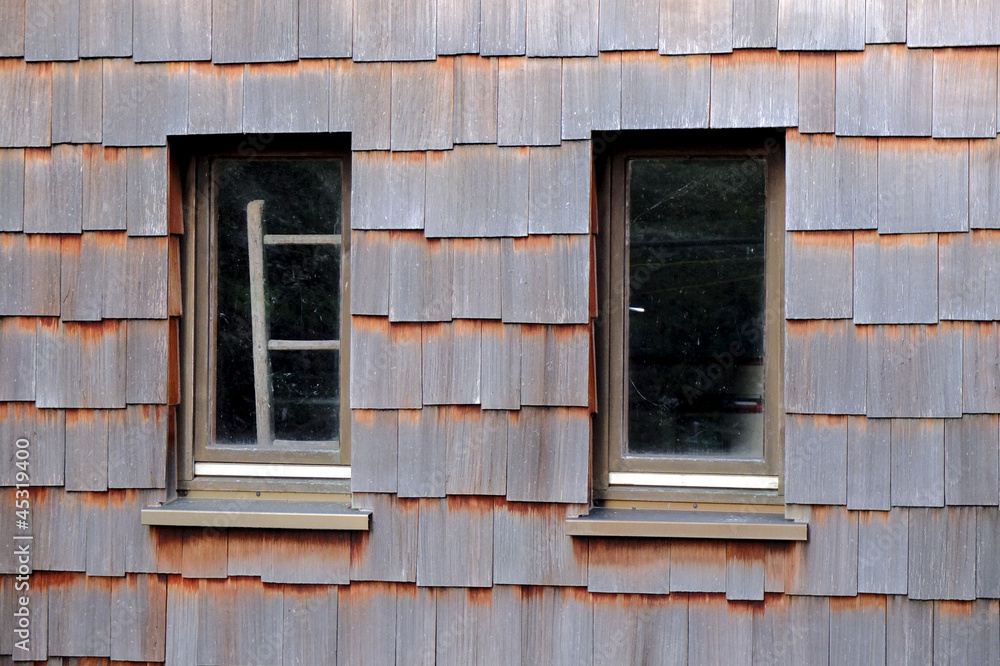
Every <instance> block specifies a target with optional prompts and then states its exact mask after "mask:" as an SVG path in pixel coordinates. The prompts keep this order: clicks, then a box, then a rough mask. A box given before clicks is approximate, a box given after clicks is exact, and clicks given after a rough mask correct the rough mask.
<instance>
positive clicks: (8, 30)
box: [0, 0, 24, 58]
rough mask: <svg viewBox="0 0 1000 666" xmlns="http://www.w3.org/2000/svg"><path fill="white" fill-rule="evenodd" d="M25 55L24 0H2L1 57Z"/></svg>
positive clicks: (0, 13) (0, 26)
mask: <svg viewBox="0 0 1000 666" xmlns="http://www.w3.org/2000/svg"><path fill="white" fill-rule="evenodd" d="M23 55H24V2H23V1H22V0H2V1H0V57H3V58H20V57H21V56H23Z"/></svg>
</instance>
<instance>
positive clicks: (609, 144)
mask: <svg viewBox="0 0 1000 666" xmlns="http://www.w3.org/2000/svg"><path fill="white" fill-rule="evenodd" d="M595 144H596V145H597V147H599V148H605V145H606V148H605V149H604V150H603V152H602V153H601V154H598V155H596V159H595V171H596V177H595V188H596V190H597V192H596V200H597V203H598V225H597V234H596V244H597V275H598V285H597V286H598V302H599V303H600V308H599V314H598V318H597V325H596V330H595V334H596V342H597V372H598V377H599V381H598V392H599V393H598V401H599V405H600V408H599V409H598V413H597V415H596V417H595V440H594V441H595V446H594V477H593V482H594V499H595V500H598V501H602V500H625V501H632V500H653V501H664V500H665V501H674V500H676V501H679V502H689V501H698V502H720V503H736V504H743V503H758V504H776V503H781V502H782V497H783V494H784V490H783V483H784V482H783V467H784V399H783V374H784V367H783V354H784V328H785V321H784V293H783V292H784V233H785V232H784V199H785V172H784V170H785V163H784V135H783V133H779V132H774V131H770V130H769V131H730V130H696V131H672V132H632V133H622V134H620V135H618V136H615V137H613V138H612V139H611V140H608V141H604V142H595ZM656 157H667V158H669V157H678V158H680V157H763V158H766V160H767V176H766V193H765V196H766V204H765V206H766V208H765V210H766V212H765V234H766V236H765V238H766V240H765V262H766V264H765V265H766V269H765V270H766V273H765V275H766V277H765V285H766V287H765V289H766V296H765V299H766V300H765V303H766V305H765V313H766V314H765V334H764V335H765V354H764V356H765V358H764V383H765V392H764V396H765V397H764V460H763V461H747V460H724V459H718V458H715V459H713V458H707V457H705V458H699V457H695V456H691V457H667V456H659V457H657V456H638V455H627V454H626V446H627V429H628V412H627V410H628V390H627V386H628V360H627V358H626V357H627V354H628V332H627V325H628V316H627V311H628V310H627V308H628V301H627V299H628V294H627V290H628V282H629V281H628V275H627V272H628V265H627V242H628V229H627V226H626V225H627V222H626V215H627V211H626V205H627V203H626V202H627V182H626V174H627V163H628V161H629V160H631V159H636V158H656ZM615 378H617V380H616V379H615ZM614 472H635V473H653V474H681V475H686V474H711V475H740V476H743V475H750V476H770V477H778V487H777V489H776V490H754V489H751V488H723V489H706V488H696V487H681V486H664V485H657V486H638V485H628V486H626V485H612V484H610V483H609V474H611V473H614Z"/></svg>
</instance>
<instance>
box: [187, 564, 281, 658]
mask: <svg viewBox="0 0 1000 666" xmlns="http://www.w3.org/2000/svg"><path fill="white" fill-rule="evenodd" d="M281 592H282V587H281V586H279V585H261V583H260V581H257V580H255V579H253V578H231V579H229V580H219V581H214V580H202V581H199V588H198V596H199V597H200V599H199V604H198V606H199V608H198V635H197V643H198V663H203V664H204V663H211V664H247V663H252V662H254V661H257V660H259V659H261V657H264V656H266V655H275V658H277V655H278V654H280V653H281V651H282V638H283V630H282V625H283V623H282V594H281ZM220 636H232V637H233V638H232V640H219V637H220ZM188 640H191V638H189V639H188Z"/></svg>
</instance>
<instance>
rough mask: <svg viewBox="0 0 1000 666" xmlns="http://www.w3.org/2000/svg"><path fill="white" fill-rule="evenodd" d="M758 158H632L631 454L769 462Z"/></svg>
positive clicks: (762, 209) (763, 169)
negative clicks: (765, 437) (766, 450)
mask: <svg viewBox="0 0 1000 666" xmlns="http://www.w3.org/2000/svg"><path fill="white" fill-rule="evenodd" d="M765 176H766V163H765V161H764V160H760V159H733V158H724V159H723V158H690V159H688V158H684V159H681V158H670V159H661V158H658V159H634V160H632V161H630V163H629V174H628V178H629V181H628V182H629V188H628V202H627V205H628V209H627V211H628V212H627V216H628V225H629V241H628V242H629V249H628V268H629V273H628V282H629V284H628V292H629V296H628V306H629V313H628V319H627V321H628V339H629V349H628V354H629V357H628V363H629V366H628V379H629V391H628V393H629V407H628V409H629V421H628V450H629V452H630V453H632V454H640V455H651V454H666V455H683V456H706V455H707V456H710V457H727V458H740V459H763V454H764V441H763V396H764V366H763V358H764V312H765V310H764V308H765V303H764V294H765V272H764V240H765V225H764V212H765V201H764V194H765V192H764V187H765Z"/></svg>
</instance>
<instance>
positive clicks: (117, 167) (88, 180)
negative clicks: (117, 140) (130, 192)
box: [83, 145, 128, 231]
mask: <svg viewBox="0 0 1000 666" xmlns="http://www.w3.org/2000/svg"><path fill="white" fill-rule="evenodd" d="M126 155H127V153H126V150H125V149H122V148H104V147H103V146H95V145H87V146H84V147H83V229H84V230H85V231H86V230H124V229H125V226H126V222H127V218H126V201H127V194H126V189H125V188H126V183H127V178H128V177H127V159H126Z"/></svg>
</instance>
